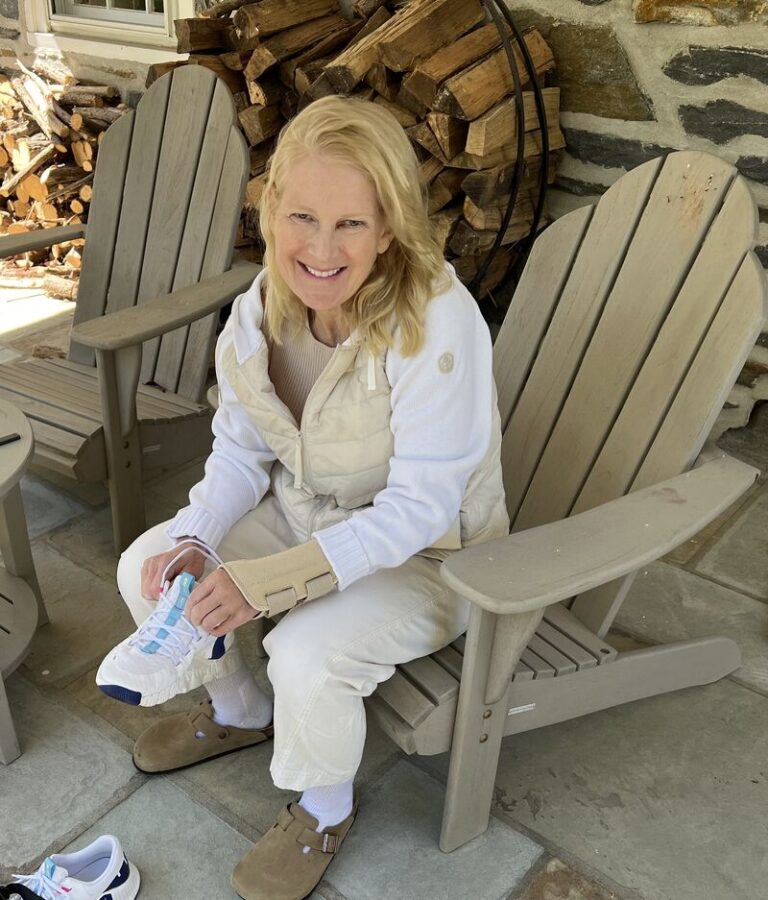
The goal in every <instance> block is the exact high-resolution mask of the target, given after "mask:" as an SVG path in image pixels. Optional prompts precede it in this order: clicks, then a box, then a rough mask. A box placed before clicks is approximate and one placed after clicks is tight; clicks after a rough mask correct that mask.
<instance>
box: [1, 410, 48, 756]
mask: <svg viewBox="0 0 768 900" xmlns="http://www.w3.org/2000/svg"><path fill="white" fill-rule="evenodd" d="M14 432H15V433H16V434H19V435H20V440H18V441H14V442H13V443H10V444H3V445H1V446H0V551H1V552H2V554H3V562H4V564H5V567H4V568H3V567H2V566H0V763H4V764H5V765H7V764H8V763H10V762H13V760H14V759H16V758H17V757H18V756H20V755H21V751H20V749H19V743H18V741H17V739H16V731H15V729H14V727H13V720H12V719H11V711H10V708H9V706H8V698H7V696H6V693H5V685H4V684H3V680H4V679H5V678H6V676H8V675H10V674H11V672H13V671H14V669H15V668H16V667H17V666H18V665H19V664H20V663H21V662H22V660H23V659H24V657H25V655H26V653H27V650H28V649H29V644H30V642H31V640H32V637H33V635H34V633H35V630H36V628H37V626H38V624H40V625H42V624H45V623H46V622H47V621H48V615H47V613H46V611H45V606H44V604H43V598H42V595H41V594H40V586H39V584H38V583H37V575H36V574H35V564H34V562H33V560H32V551H31V549H30V546H29V534H28V532H27V520H26V517H25V516H24V506H23V504H22V500H21V488H20V487H19V482H20V480H21V476H22V475H23V474H24V472H25V470H26V468H27V464H28V462H29V459H30V457H31V456H32V451H33V449H34V441H33V438H32V429H31V427H30V425H29V422H28V421H27V418H26V416H25V415H24V414H23V413H22V412H21V410H19V409H17V408H16V407H15V406H13V405H12V404H10V403H6V402H5V401H4V400H0V436H2V435H5V434H9V433H14Z"/></svg>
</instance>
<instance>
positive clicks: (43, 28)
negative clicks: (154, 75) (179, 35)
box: [24, 0, 195, 64]
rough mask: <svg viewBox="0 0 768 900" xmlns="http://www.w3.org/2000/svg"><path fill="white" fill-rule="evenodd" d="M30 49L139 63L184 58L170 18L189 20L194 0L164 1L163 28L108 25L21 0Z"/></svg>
mask: <svg viewBox="0 0 768 900" xmlns="http://www.w3.org/2000/svg"><path fill="white" fill-rule="evenodd" d="M24 4H25V11H26V37H27V41H28V42H29V44H30V46H32V47H40V48H51V49H59V50H68V51H70V52H73V53H85V54H89V55H91V56H101V57H107V58H110V59H119V60H128V61H132V62H141V63H148V64H151V63H156V62H166V61H169V60H174V59H186V56H187V54H186V53H183V54H177V53H176V36H175V31H174V28H173V20H174V19H191V18H193V17H194V15H195V2H194V0H165V26H164V27H163V28H157V27H153V26H151V25H128V24H126V23H124V22H115V23H114V24H110V23H108V22H105V21H99V22H95V21H94V20H93V19H81V18H75V17H74V16H61V15H55V14H52V13H51V7H50V5H49V0H24Z"/></svg>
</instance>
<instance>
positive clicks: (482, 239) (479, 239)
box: [438, 213, 531, 256]
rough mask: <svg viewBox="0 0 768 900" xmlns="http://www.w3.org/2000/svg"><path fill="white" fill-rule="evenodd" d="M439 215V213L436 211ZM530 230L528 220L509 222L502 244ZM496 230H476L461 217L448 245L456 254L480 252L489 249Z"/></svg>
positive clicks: (518, 238) (509, 242)
mask: <svg viewBox="0 0 768 900" xmlns="http://www.w3.org/2000/svg"><path fill="white" fill-rule="evenodd" d="M438 215H440V213H438ZM530 230H531V222H530V221H520V222H511V223H510V225H509V227H508V228H507V230H506V231H505V232H504V237H503V238H502V241H501V243H502V246H504V245H505V244H512V243H514V242H515V241H519V240H521V239H522V238H524V237H525V236H526V235H527V234H528V233H529V232H530ZM497 233H498V232H496V231H494V230H489V231H477V230H476V229H474V228H472V226H471V225H470V224H469V223H468V222H466V221H465V220H464V219H461V220H460V221H459V222H457V224H456V228H455V229H454V231H453V234H452V235H451V238H450V240H449V242H448V246H449V248H450V250H451V252H452V253H455V254H456V256H467V255H470V254H474V253H480V252H482V251H483V250H490V249H491V247H492V246H493V244H494V242H495V240H496V235H497Z"/></svg>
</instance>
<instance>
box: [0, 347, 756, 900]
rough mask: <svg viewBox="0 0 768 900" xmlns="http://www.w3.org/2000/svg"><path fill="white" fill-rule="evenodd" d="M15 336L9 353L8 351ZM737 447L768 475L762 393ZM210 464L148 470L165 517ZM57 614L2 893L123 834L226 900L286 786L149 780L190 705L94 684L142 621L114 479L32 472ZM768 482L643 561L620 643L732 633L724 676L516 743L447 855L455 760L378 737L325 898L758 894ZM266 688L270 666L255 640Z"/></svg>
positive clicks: (153, 512)
mask: <svg viewBox="0 0 768 900" xmlns="http://www.w3.org/2000/svg"><path fill="white" fill-rule="evenodd" d="M3 349H4V348H3V345H2V344H0V353H2V351H3ZM764 409H765V413H764V412H763V410H762V409H761V410H758V412H757V414H756V416H755V417H754V420H753V423H752V424H751V425H750V426H749V427H748V428H746V429H742V430H741V431H739V432H729V433H727V434H726V435H725V436H724V438H723V439H722V440H721V444H722V445H723V446H724V447H725V448H726V449H728V450H729V451H730V452H732V453H734V454H735V455H737V456H739V457H741V458H743V459H746V460H748V461H750V462H753V463H755V464H757V465H759V466H760V467H761V469H762V470H763V471H764V472H765V471H766V468H767V467H768V405H766V407H765V408H764ZM200 471H201V466H200V464H199V463H196V464H194V465H190V466H188V467H186V468H184V469H183V470H180V471H175V472H171V473H164V474H162V475H160V476H156V477H154V478H151V479H149V480H148V481H147V484H146V491H145V496H146V502H147V507H148V516H149V520H150V523H154V522H158V521H162V520H163V519H165V518H168V517H170V516H171V515H172V514H173V513H174V512H175V510H176V509H177V508H178V506H180V505H182V504H184V503H185V502H186V495H187V491H188V489H189V487H190V486H191V485H192V484H193V483H194V482H195V481H196V479H197V478H198V477H199V474H200ZM23 491H24V497H25V503H26V508H27V516H28V520H29V527H30V532H31V534H32V537H33V552H34V556H35V561H36V564H37V570H38V576H39V578H40V581H41V584H42V589H43V592H44V596H45V599H46V604H47V607H48V610H49V615H50V620H51V621H50V623H49V624H48V625H46V626H44V627H42V628H41V629H40V630H39V632H38V634H37V636H36V638H35V640H34V643H33V645H32V649H31V652H30V653H29V655H28V657H27V658H26V661H25V663H24V664H23V665H22V666H21V667H20V668H19V669H18V670H17V672H16V673H14V675H12V676H11V677H10V678H9V680H8V685H7V686H8V690H9V695H10V699H11V704H12V710H13V713H14V718H15V721H16V725H17V730H18V733H19V739H20V742H21V745H22V751H23V753H22V756H21V757H20V759H18V760H17V761H16V762H14V763H13V764H11V765H10V766H8V767H2V766H0V883H3V881H4V880H6V879H7V878H8V876H9V875H10V873H11V872H12V871H16V872H18V871H31V870H32V869H34V868H36V867H37V865H38V864H39V863H40V861H41V860H42V859H43V858H44V856H45V855H46V854H48V853H50V852H56V851H62V850H70V849H77V848H79V847H82V846H84V845H85V844H87V843H89V842H90V841H91V840H92V839H93V838H94V837H95V836H96V835H98V834H100V833H104V832H110V833H113V834H116V835H117V836H118V837H119V838H120V840H121V841H122V842H123V844H124V847H125V849H126V852H127V854H128V855H129V857H130V858H131V859H132V860H133V861H134V863H135V864H136V865H137V866H138V867H139V869H140V871H141V874H142V878H143V886H142V890H141V893H140V895H139V896H140V898H145V900H198V898H200V900H202V898H206V900H220V898H221V900H227V898H230V897H232V898H234V897H235V894H234V893H233V892H232V891H231V889H230V887H229V875H230V872H231V870H232V868H233V866H234V864H235V863H236V862H237V860H238V859H239V858H240V856H242V855H243V854H244V853H245V852H246V851H247V849H248V848H249V846H250V844H251V842H252V841H254V840H255V839H257V838H258V836H259V835H260V834H262V833H263V832H264V831H265V830H266V829H267V828H268V827H269V826H270V825H271V824H272V822H273V820H274V818H275V816H276V814H277V812H278V810H279V809H280V808H281V806H282V805H283V804H285V802H287V800H289V799H291V796H292V795H290V794H288V793H286V792H283V791H280V790H277V789H276V788H275V787H274V786H272V784H271V782H270V778H269V773H268V763H269V753H270V751H269V747H268V746H261V747H256V748H252V749H249V750H244V751H240V752H239V753H236V754H232V755H230V756H227V757H224V758H222V759H220V760H216V761H212V762H209V763H206V764H204V765H201V766H198V767H195V768H193V769H190V770H187V771H184V772H182V773H178V774H173V775H169V776H145V775H143V774H141V773H139V772H137V771H136V770H135V769H134V767H133V765H132V763H131V754H130V751H131V746H132V742H133V740H134V738H135V737H136V736H137V734H138V733H139V732H140V731H141V730H143V728H145V727H146V726H147V725H148V724H149V723H150V722H151V721H153V719H154V718H155V717H156V716H159V715H163V714H165V713H167V712H174V711H179V710H182V709H185V708H187V707H188V705H189V698H176V699H175V700H173V701H171V702H170V703H168V704H165V706H163V707H158V708H156V709H151V710H145V709H136V708H132V707H128V706H124V705H123V704H120V703H117V702H115V701H112V700H110V699H109V698H107V697H105V696H104V695H102V694H101V693H100V692H99V691H98V689H97V688H96V686H95V683H94V674H95V671H96V668H97V666H98V664H99V662H100V661H101V659H102V657H103V656H104V654H105V653H106V652H107V651H108V650H109V649H110V648H111V647H112V646H113V645H114V644H115V643H117V642H118V641H119V640H121V639H122V638H123V637H124V636H125V635H126V634H128V633H129V632H130V631H131V630H132V622H131V620H130V617H129V615H128V613H127V611H126V609H125V607H124V605H123V603H122V601H121V600H120V598H119V596H118V594H117V591H116V587H115V580H114V572H115V565H116V560H115V557H114V555H113V553H112V548H111V534H110V516H109V509H108V505H107V497H106V492H105V491H104V490H103V489H102V488H101V487H88V488H87V489H83V488H77V487H76V486H74V485H72V484H62V483H58V482H57V483H54V482H52V481H50V480H47V478H43V477H41V473H37V472H35V473H32V474H30V475H28V476H27V477H26V478H25V480H24V482H23ZM767 550H768V485H766V484H764V483H763V482H762V481H761V482H760V483H758V484H757V485H756V486H755V488H754V489H753V490H752V491H751V492H750V493H749V494H748V495H747V496H746V497H745V498H743V500H742V501H740V502H739V503H738V504H737V505H736V507H735V508H733V509H732V510H730V511H729V512H728V513H727V514H725V515H723V516H722V517H721V518H720V520H718V521H717V522H716V523H714V524H713V525H712V526H710V527H709V528H708V529H706V531H705V532H703V533H702V534H700V535H699V536H697V538H695V539H694V540H692V541H689V542H688V543H687V544H686V545H684V546H683V547H681V548H679V549H678V550H677V551H675V552H674V553H673V554H672V555H671V556H669V557H668V558H667V559H666V560H665V561H663V562H659V563H657V564H655V565H653V566H651V567H649V569H648V570H647V571H646V572H644V573H641V574H640V575H639V576H638V578H637V579H636V581H635V584H634V586H633V588H632V591H631V593H630V595H629V597H628V599H627V601H626V602H625V604H624V607H623V609H622V612H621V614H620V616H619V619H618V621H617V628H616V630H615V631H614V632H613V633H612V640H614V641H615V642H616V643H617V644H620V645H621V646H626V645H628V644H636V642H638V641H639V642H642V643H656V642H661V641H669V640H676V639H681V638H685V637H694V636H701V635H709V634H717V633H719V634H725V635H728V636H731V637H733V638H734V639H735V640H736V641H737V642H738V643H739V645H740V646H741V649H742V653H743V658H744V665H743V666H742V668H741V669H739V670H738V671H737V672H736V673H734V674H733V675H732V676H730V677H729V678H726V679H724V680H723V681H721V682H719V683H717V684H714V685H711V686H708V687H704V688H693V689H689V690H685V691H680V692H677V693H674V694H668V695H666V696H662V697H656V698H652V699H648V700H643V701H639V702H637V703H633V704H628V705H625V706H622V707H617V708H615V709H612V710H607V711H604V712H601V713H596V714H593V715H591V716H586V717H583V718H580V719H576V720H573V721H570V722H566V723H563V724H560V725H555V726H550V727H548V728H543V729H540V730H538V731H534V732H530V733H528V734H523V735H520V736H517V737H513V738H508V739H506V740H505V742H504V744H503V748H502V754H501V762H500V766H499V771H498V776H497V781H496V794H495V801H494V807H493V817H492V819H491V826H490V828H489V830H488V832H487V833H486V834H485V835H484V836H482V837H480V838H478V839H477V840H475V841H473V842H471V843H470V844H468V845H466V846H465V847H463V848H461V849H460V850H458V851H456V852H454V853H453V854H450V855H445V854H442V853H441V852H440V851H439V849H438V847H437V837H438V833H439V822H440V817H441V813H442V800H443V792H444V787H443V786H444V782H445V777H446V772H447V758H446V757H444V756H438V757H429V758H409V757H407V756H405V755H404V754H402V753H401V752H400V751H399V750H398V749H397V748H396V747H395V745H394V744H392V743H391V742H390V741H389V740H388V739H387V738H386V737H385V736H384V735H383V734H382V733H380V732H379V731H378V730H377V729H375V728H371V729H370V731H369V735H368V741H367V744H366V750H365V755H364V761H363V765H362V768H361V771H360V773H359V779H358V791H359V797H360V804H361V807H360V814H359V819H358V823H357V824H356V826H355V828H354V829H353V831H352V832H351V834H350V838H349V840H348V842H347V844H346V845H345V849H344V850H343V852H342V853H341V855H340V856H339V858H338V859H337V860H335V861H334V863H333V864H332V865H331V867H330V868H329V870H328V873H327V878H326V879H325V880H324V881H323V882H322V883H321V885H320V886H319V887H318V889H317V891H316V892H315V894H314V895H313V897H316V898H325V900H345V898H346V900H389V898H392V900H395V898H397V900H432V898H435V900H465V898H467V900H469V898H471V900H502V898H508V900H512V898H515V900H609V898H615V900H618V898H624V900H637V898H644V900H759V898H763V897H765V896H767V892H766V884H768V854H766V853H765V847H766V844H767V843H768V815H766V810H768V787H767V785H768V653H767V652H768V553H767V552H766V551H767ZM246 650H247V653H248V655H249V658H250V660H251V662H252V664H253V666H254V668H255V669H256V670H257V673H258V677H259V678H260V679H261V680H262V682H263V683H264V684H265V685H266V684H267V681H266V676H265V672H264V663H263V661H262V660H260V659H258V658H257V657H256V655H255V653H254V651H253V647H251V646H248V647H246Z"/></svg>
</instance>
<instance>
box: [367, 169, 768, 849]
mask: <svg viewBox="0 0 768 900" xmlns="http://www.w3.org/2000/svg"><path fill="white" fill-rule="evenodd" d="M756 235H757V212H756V209H755V205H754V203H753V201H752V199H751V197H750V194H749V190H748V188H747V185H746V183H745V182H744V180H743V179H742V178H741V177H740V176H738V173H737V172H736V170H735V169H734V168H733V166H731V165H729V164H727V163H725V162H723V161H722V160H719V159H717V158H716V157H713V156H710V155H708V154H704V153H694V152H681V153H673V154H671V155H670V156H668V157H666V159H657V160H654V161H651V162H649V163H646V164H645V165H642V166H640V167H639V168H637V169H635V170H634V171H632V172H630V173H628V174H627V175H625V176H624V177H622V178H621V179H620V180H619V181H618V182H616V184H614V185H613V187H611V189H610V190H609V191H607V193H606V194H605V195H604V196H603V197H602V198H601V199H600V201H599V203H598V204H597V205H596V206H595V207H591V206H590V207H586V208H582V209H578V210H576V211H574V212H571V213H570V214H568V215H566V216H564V217H563V218H561V219H559V220H558V221H556V222H555V223H554V224H553V225H551V226H550V227H549V228H548V229H547V230H546V231H545V232H544V233H543V234H542V235H541V236H540V237H539V238H538V240H537V241H536V244H535V247H534V249H533V252H532V254H531V256H530V259H529V261H528V263H527V266H526V269H525V272H524V275H523V277H522V279H521V282H520V284H519V286H518V288H517V291H516V293H515V296H514V298H513V300H512V304H511V307H510V309H509V312H508V314H507V316H506V319H505V322H504V324H503V326H502V329H501V331H500V333H499V336H498V338H497V341H496V345H495V349H494V354H495V362H494V368H495V377H496V382H497V386H498V391H499V408H500V411H501V418H502V424H503V426H504V438H503V445H502V461H503V465H504V473H505V490H506V499H507V506H508V509H509V514H510V518H511V521H512V523H513V525H512V534H511V535H510V536H509V537H507V538H502V539H500V540H495V541H491V542H488V543H486V544H482V545H478V546H476V547H472V548H468V549H465V550H462V551H460V552H458V553H456V554H454V555H452V556H451V557H450V558H449V559H448V560H446V561H445V562H444V563H443V565H442V570H441V571H442V574H443V577H444V579H445V581H446V582H447V583H448V584H449V585H450V586H451V587H452V588H454V589H455V590H457V591H458V592H459V593H460V594H462V595H463V596H464V597H467V598H468V599H469V600H470V601H471V603H472V612H471V619H470V624H469V629H468V631H467V634H466V637H462V638H461V639H460V640H459V641H457V642H456V643H454V644H453V645H452V646H449V647H446V648H445V649H444V650H441V651H440V652H438V653H435V654H433V655H432V656H431V657H425V658H423V659H420V660H416V661H414V662H412V663H409V664H407V665H404V666H400V667H399V668H398V670H397V671H396V673H395V675H394V676H393V677H392V678H391V679H390V680H389V681H387V682H385V683H384V684H382V685H380V686H379V688H378V690H377V692H376V693H375V694H374V695H373V696H372V697H370V698H369V700H368V708H369V712H370V713H371V714H372V715H373V716H374V718H375V719H377V720H378V722H379V724H380V725H381V726H382V727H383V728H384V730H385V731H386V732H387V733H388V734H389V735H390V736H391V737H392V738H393V739H394V740H395V741H396V742H397V743H398V744H399V745H400V747H402V748H403V749H404V750H405V751H406V752H408V753H419V754H434V753H441V752H445V751H447V750H450V751H451V757H450V767H449V775H448V784H447V793H446V801H445V810H444V817H443V827H442V834H441V837H440V846H441V848H442V849H443V850H445V851H450V850H453V849H455V848H456V847H459V846H461V845H462V844H464V843H465V842H466V841H469V840H471V839H472V838H474V837H476V836H477V835H479V834H481V833H482V832H483V831H484V830H485V829H486V827H487V825H488V817H489V811H490V806H491V797H492V791H493V784H494V779H495V774H496V768H497V764H498V756H499V748H500V744H501V740H502V737H503V736H505V735H513V734H517V733H519V732H524V731H528V730H530V729H532V728H538V727H541V726H544V725H549V724H552V723H555V722H562V721H565V720H567V719H571V718H573V717H575V716H581V715H585V714H586V713H590V712H594V711H596V710H600V709H605V708H608V707H611V706H615V705H617V704H619V703H625V702H627V701H631V700H637V699H640V698H642V697H649V696H653V695H655V694H659V693H663V692H666V691H671V690H675V689H678V688H683V687H689V686H692V685H698V684H706V683H709V682H711V681H715V680H716V679H718V678H721V677H723V676H725V675H726V674H728V673H729V672H732V671H733V670H734V669H736V668H737V667H738V666H739V662H740V655H739V650H738V648H737V646H736V645H735V644H734V643H733V642H732V641H730V640H728V639H725V638H722V637H711V638H706V639H700V640H691V641H686V642H684V643H678V644H672V645H667V646H659V647H652V648H648V649H641V650H635V651H632V652H616V650H615V649H614V648H613V647H612V646H611V645H610V643H609V642H608V641H606V640H605V638H606V635H607V632H608V629H609V628H610V625H611V622H612V621H613V619H614V616H615V615H616V612H617V611H618V608H619V606H620V604H621V602H622V600H623V598H624V596H625V594H626V592H627V590H628V588H629V585H630V584H631V581H632V577H633V573H635V572H637V571H638V570H639V569H641V568H642V567H643V566H645V565H647V564H648V563H649V562H651V561H652V560H655V559H657V558H659V557H661V556H662V555H663V554H664V553H666V552H667V551H669V550H670V549H672V548H673V547H675V546H676V545H678V544H680V543H682V542H683V541H685V540H687V539H688V538H689V537H691V536H692V535H693V534H695V533H696V532H697V531H698V530H699V529H701V528H702V527H703V526H704V525H705V524H707V523H708V522H710V521H711V520H712V519H714V518H715V517H716V516H717V515H718V514H719V513H720V512H721V511H723V510H724V509H726V508H727V507H728V506H729V505H730V504H731V503H732V502H733V501H734V500H735V499H736V498H737V497H738V496H739V495H740V494H742V493H743V492H744V491H745V490H746V489H747V488H748V487H749V485H750V484H752V483H753V482H754V480H755V478H756V477H757V475H758V474H759V473H758V471H757V470H756V469H753V468H752V467H750V466H747V465H744V464H742V463H740V462H737V461H736V460H733V459H729V458H727V457H726V456H725V455H724V454H722V453H721V452H719V451H716V450H711V451H705V453H703V454H701V453H700V451H702V448H703V446H704V443H705V439H706V437H707V434H708V433H709V431H710V429H711V426H712V424H713V422H714V420H715V418H716V416H717V414H718V412H719V410H720V409H721V408H722V406H723V403H724V401H725V400H726V398H727V396H728V392H729V390H730V388H731V387H732V385H733V383H734V382H735V380H736V377H737V376H738V373H739V371H740V369H741V367H742V365H743V363H744V361H745V360H746V357H747V355H748V353H749V351H750V349H751V348H752V346H753V344H754V342H755V340H756V338H757V336H758V335H759V334H760V331H761V329H762V326H763V322H764V319H765V314H766V279H765V273H764V272H763V270H762V268H761V267H760V264H759V262H758V260H757V258H756V257H755V254H754V253H753V252H752V247H753V246H754V243H755V238H756Z"/></svg>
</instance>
